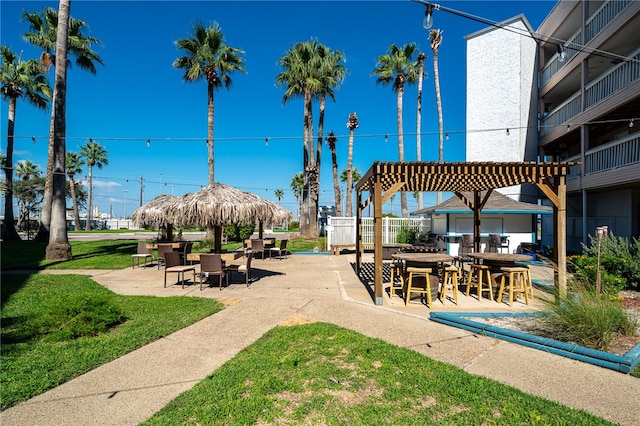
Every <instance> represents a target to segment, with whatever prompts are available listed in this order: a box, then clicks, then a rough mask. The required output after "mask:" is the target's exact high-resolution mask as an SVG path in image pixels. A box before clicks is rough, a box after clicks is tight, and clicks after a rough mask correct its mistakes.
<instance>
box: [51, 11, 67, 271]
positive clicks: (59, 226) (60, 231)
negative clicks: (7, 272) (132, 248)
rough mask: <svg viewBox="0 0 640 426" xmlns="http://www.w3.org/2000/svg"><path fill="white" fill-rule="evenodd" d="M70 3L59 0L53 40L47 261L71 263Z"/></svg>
mask: <svg viewBox="0 0 640 426" xmlns="http://www.w3.org/2000/svg"><path fill="white" fill-rule="evenodd" d="M70 7H71V0H60V6H59V13H58V32H57V38H56V57H55V67H56V71H55V76H56V78H55V80H54V84H53V86H54V89H53V169H52V174H53V184H52V185H51V190H52V196H51V221H50V227H49V244H48V245H47V248H46V251H45V258H46V259H47V260H69V259H71V257H72V256H71V245H70V244H69V236H68V235H67V188H66V185H65V183H66V179H65V175H66V173H65V171H66V170H65V161H66V155H65V154H66V150H67V147H66V142H65V141H66V133H67V46H68V41H69V9H70Z"/></svg>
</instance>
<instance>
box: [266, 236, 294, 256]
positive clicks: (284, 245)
mask: <svg viewBox="0 0 640 426" xmlns="http://www.w3.org/2000/svg"><path fill="white" fill-rule="evenodd" d="M287 241H289V240H280V246H279V247H271V248H270V249H269V257H272V256H273V253H278V259H282V254H283V253H284V257H285V258H286V257H287Z"/></svg>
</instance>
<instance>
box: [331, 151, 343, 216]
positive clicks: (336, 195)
mask: <svg viewBox="0 0 640 426" xmlns="http://www.w3.org/2000/svg"><path fill="white" fill-rule="evenodd" d="M331 168H332V171H333V195H334V199H335V203H336V216H338V217H340V216H342V205H341V204H342V197H341V195H340V182H339V180H338V157H337V155H336V147H335V145H333V146H332V147H331Z"/></svg>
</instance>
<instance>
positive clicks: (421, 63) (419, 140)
mask: <svg viewBox="0 0 640 426" xmlns="http://www.w3.org/2000/svg"><path fill="white" fill-rule="evenodd" d="M426 57H427V55H425V54H424V53H423V52H420V53H419V54H418V108H417V111H418V112H417V117H416V161H422V135H421V133H422V80H423V76H424V60H425V58H426ZM417 199H418V210H420V209H422V192H418V194H417Z"/></svg>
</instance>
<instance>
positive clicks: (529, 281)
mask: <svg viewBox="0 0 640 426" xmlns="http://www.w3.org/2000/svg"><path fill="white" fill-rule="evenodd" d="M524 267H525V268H527V272H526V274H525V280H524V285H525V287H526V288H527V290H528V291H529V297H530V298H531V299H533V298H534V297H533V280H532V279H531V268H530V267H529V265H526V266H524Z"/></svg>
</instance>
